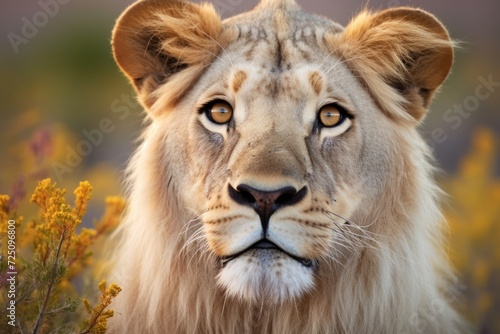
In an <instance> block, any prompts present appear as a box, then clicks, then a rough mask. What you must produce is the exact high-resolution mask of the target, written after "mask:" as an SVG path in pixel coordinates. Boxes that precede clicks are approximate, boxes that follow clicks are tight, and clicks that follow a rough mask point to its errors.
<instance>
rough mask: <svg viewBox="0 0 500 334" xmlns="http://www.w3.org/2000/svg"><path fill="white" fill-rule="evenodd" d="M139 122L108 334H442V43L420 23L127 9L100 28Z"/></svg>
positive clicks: (436, 28)
mask: <svg viewBox="0 0 500 334" xmlns="http://www.w3.org/2000/svg"><path fill="white" fill-rule="evenodd" d="M112 47H113V53H114V57H115V60H116V62H117V64H118V65H119V67H120V68H121V70H122V71H123V72H124V74H125V75H126V77H127V78H129V79H130V82H131V83H132V85H133V87H134V88H135V90H136V92H137V96H138V99H139V101H140V102H141V104H142V105H143V106H144V109H145V126H144V132H143V135H142V137H141V141H140V144H139V146H138V148H137V150H136V152H135V154H134V155H133V157H132V158H131V161H130V163H129V166H128V169H127V173H126V178H127V184H126V185H127V193H128V201H129V207H128V212H127V214H126V217H125V218H124V222H123V223H122V226H121V227H120V232H119V240H120V246H119V247H118V248H117V249H116V250H115V252H114V254H115V257H116V259H115V260H116V262H115V267H114V271H113V277H114V278H115V279H116V280H118V283H119V284H120V285H121V286H122V287H123V292H122V294H121V295H120V296H119V297H118V298H117V300H116V304H115V305H114V309H115V317H114V318H113V321H112V322H111V324H110V325H111V328H110V329H111V331H112V332H113V333H225V334H231V333H287V334H290V333H456V332H461V331H463V329H464V328H465V327H464V322H463V321H462V319H461V317H460V316H459V314H458V312H457V311H456V310H455V306H454V305H453V304H454V303H455V300H456V298H455V293H454V289H453V286H454V282H455V281H454V280H455V278H454V274H453V270H452V268H451V265H450V264H449V261H448V259H447V257H446V254H445V251H444V245H445V240H444V234H445V231H446V224H445V222H444V221H443V217H442V215H441V213H440V210H439V202H440V198H441V191H440V189H439V188H438V186H437V185H436V183H435V181H434V179H433V172H434V167H433V160H432V155H431V151H430V149H429V147H428V146H427V145H426V143H425V141H424V139H423V138H422V136H421V135H420V134H419V124H420V123H421V122H422V120H423V119H424V118H425V115H426V114H427V112H428V110H429V106H430V103H431V100H432V99H433V96H434V95H435V93H436V91H437V90H438V89H439V87H440V86H441V84H442V83H443V81H444V80H445V79H446V77H447V75H448V73H449V71H450V69H451V66H452V62H453V48H454V43H453V41H452V40H451V39H450V36H449V34H448V32H447V30H446V29H445V27H444V26H443V25H442V24H441V23H440V21H439V20H438V19H437V18H436V17H434V16H433V15H431V14H429V13H427V12H425V11H423V10H421V9H417V8H410V7H398V8H391V9H386V10H380V11H369V10H364V11H362V12H361V13H360V14H359V15H357V16H355V17H354V18H353V19H352V21H351V22H350V23H349V24H348V25H347V26H346V27H345V28H344V27H342V26H341V25H339V24H337V23H334V22H332V21H331V20H329V19H328V18H325V17H322V16H318V15H314V14H310V13H307V12H305V11H304V10H302V9H301V7H300V6H299V5H298V4H297V3H296V2H295V1H293V0H262V1H261V2H260V3H259V4H258V5H257V6H256V7H255V8H254V9H253V10H251V11H248V12H246V13H243V14H239V15H237V16H234V17H231V18H228V19H225V20H221V18H220V17H219V15H218V14H217V13H216V11H215V10H214V8H213V7H212V6H211V5H210V4H195V3H191V2H186V1H178V0H171V1H170V0H169V1H167V0H163V1H162V0H142V1H138V2H136V3H134V4H132V5H131V6H130V7H129V8H128V9H126V10H125V12H124V13H123V14H122V16H121V17H120V18H119V19H118V21H117V23H116V26H115V28H114V31H113V38H112Z"/></svg>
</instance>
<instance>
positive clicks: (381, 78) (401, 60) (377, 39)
mask: <svg viewBox="0 0 500 334" xmlns="http://www.w3.org/2000/svg"><path fill="white" fill-rule="evenodd" d="M336 39H337V40H336V42H337V43H338V42H340V48H339V50H340V52H341V54H343V55H344V57H345V59H346V61H347V63H348V65H350V67H351V69H352V70H353V71H354V72H355V73H356V75H358V76H359V77H360V78H362V80H364V82H365V84H366V85H367V86H368V89H369V90H370V91H371V93H372V94H373V96H374V97H375V99H376V101H377V102H378V104H379V105H380V106H381V107H382V109H383V110H384V111H385V112H387V113H389V115H390V116H394V117H397V118H401V117H403V118H404V119H406V120H412V119H413V120H417V121H420V120H421V119H422V118H423V116H424V115H425V113H426V112H427V109H428V107H429V104H430V102H431V100H432V97H433V95H434V93H435V92H436V90H437V89H438V88H439V86H440V85H441V84H442V83H443V81H444V80H445V79H446V77H447V75H448V73H449V71H450V69H451V65H452V63H453V43H452V41H451V40H450V36H449V35H448V32H447V31H446V29H445V27H444V26H443V25H442V24H441V23H440V22H439V21H438V20H437V19H436V18H435V17H434V16H433V15H431V14H429V13H427V12H425V11H423V10H420V9H415V8H408V7H400V8H393V9H388V10H384V11H381V12H378V13H370V12H363V13H361V14H359V15H358V16H357V17H355V18H354V19H353V20H352V21H351V22H350V23H349V24H348V25H347V27H346V29H345V30H344V32H342V33H340V35H339V36H336ZM338 39H340V41H339V40H338ZM338 46H339V45H337V47H338Z"/></svg>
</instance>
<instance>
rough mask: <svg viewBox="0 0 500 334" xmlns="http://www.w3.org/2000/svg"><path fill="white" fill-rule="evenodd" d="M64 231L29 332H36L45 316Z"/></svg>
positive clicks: (34, 333)
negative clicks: (33, 324)
mask: <svg viewBox="0 0 500 334" xmlns="http://www.w3.org/2000/svg"><path fill="white" fill-rule="evenodd" d="M65 233H66V231H63V232H62V234H61V240H59V246H58V247H57V253H56V257H55V259H54V265H53V266H52V274H51V279H50V283H49V287H48V289H47V293H46V294H45V298H44V300H43V304H42V307H41V308H40V312H39V313H38V318H37V319H36V322H35V326H33V331H32V332H31V333H32V334H37V333H38V331H39V330H40V326H41V325H42V321H43V318H44V317H45V309H46V308H47V304H48V302H49V299H50V294H51V292H52V287H53V285H54V281H55V276H56V271H57V265H58V261H59V254H60V252H61V248H62V244H63V242H64V237H65Z"/></svg>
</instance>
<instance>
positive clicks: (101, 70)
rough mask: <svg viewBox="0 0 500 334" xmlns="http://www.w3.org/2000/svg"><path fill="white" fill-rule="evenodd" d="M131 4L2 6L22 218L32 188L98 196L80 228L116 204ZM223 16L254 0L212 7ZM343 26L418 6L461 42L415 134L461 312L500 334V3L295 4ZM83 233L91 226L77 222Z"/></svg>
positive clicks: (129, 134)
mask: <svg viewBox="0 0 500 334" xmlns="http://www.w3.org/2000/svg"><path fill="white" fill-rule="evenodd" d="M132 2H133V1H131V0H114V1H98V0H86V1H81V0H80V1H78V0H32V1H4V2H3V4H2V5H1V11H0V79H1V81H0V85H1V86H0V88H1V89H0V107H1V108H0V112H1V116H2V117H1V118H0V141H1V142H2V143H3V144H2V146H1V149H0V171H1V172H0V193H8V194H10V195H11V197H12V198H13V199H14V201H16V202H17V203H18V204H17V205H19V206H20V211H21V212H23V213H24V214H26V212H33V210H34V207H33V205H30V204H29V203H28V201H27V200H26V199H25V200H23V199H24V198H25V197H26V193H31V192H32V191H33V189H34V186H35V184H36V182H37V181H38V180H40V179H42V178H45V177H51V178H52V179H53V180H54V181H56V182H58V185H59V186H62V187H64V188H68V189H74V188H75V187H76V185H77V184H78V182H79V181H80V180H89V181H90V183H91V184H92V185H93V186H94V198H93V200H92V203H93V204H92V206H91V207H90V212H89V214H88V215H87V216H88V217H90V218H92V217H94V218H98V217H100V216H101V214H102V211H103V207H104V197H105V196H108V195H119V194H121V193H122V191H121V188H120V178H121V172H122V170H123V168H124V166H125V164H126V161H127V158H128V157H129V156H130V154H131V152H132V150H133V148H134V147H135V141H134V140H135V138H137V136H138V134H139V132H140V128H141V122H142V118H143V111H142V109H141V108H140V107H139V106H138V105H137V104H136V103H135V100H134V94H133V91H132V88H131V87H130V86H129V85H128V83H127V81H126V80H125V78H124V77H123V76H122V75H121V73H120V72H119V70H118V68H117V67H116V66H115V64H114V61H113V59H112V55H111V49H110V33H111V30H112V27H113V25H114V22H115V19H116V18H117V17H118V15H119V14H120V13H121V12H122V10H123V9H124V8H125V7H126V6H127V5H129V4H130V3H132ZM212 2H213V3H214V5H215V7H216V8H217V9H218V11H219V13H220V14H221V15H222V16H223V17H228V16H231V15H232V14H235V13H239V12H242V11H244V10H247V9H249V8H251V7H253V6H254V5H255V4H256V3H257V0H252V1H248V0H247V1H243V0H214V1H212ZM299 2H302V5H303V7H304V8H305V9H306V10H308V11H311V12H315V13H321V14H322V15H324V16H328V17H330V18H332V19H333V20H335V21H337V22H339V23H341V24H343V25H345V24H347V23H348V21H349V20H350V18H351V17H352V16H353V15H355V14H356V13H357V12H359V11H360V10H361V9H362V8H364V7H365V6H367V7H369V8H373V9H383V8H387V7H394V6H416V7H421V8H423V9H425V10H427V11H430V12H431V13H433V14H435V15H436V16H437V17H438V18H440V19H441V20H442V22H443V23H444V24H445V26H446V27H448V29H449V31H450V34H451V36H452V37H453V38H454V39H456V40H459V41H461V42H462V43H461V49H459V50H457V52H456V60H455V64H454V67H453V72H452V74H451V75H450V77H449V78H448V80H447V81H446V83H445V84H444V86H443V88H442V91H441V93H440V94H439V95H438V97H437V99H436V101H435V102H434V104H433V106H432V112H431V113H430V115H429V116H428V117H427V119H426V121H425V123H424V124H423V126H422V128H421V131H422V134H423V135H424V137H425V138H426V139H427V140H428V142H429V144H430V145H431V146H432V147H433V149H434V152H435V155H436V158H437V163H438V165H439V167H440V168H441V169H442V170H443V172H442V173H440V174H439V175H438V178H439V182H440V184H441V186H442V187H443V188H444V189H445V190H446V191H447V192H448V193H449V194H450V197H449V201H448V203H447V205H446V206H445V215H446V217H447V219H448V220H449V222H450V225H451V231H450V247H449V254H450V257H451V258H452V260H453V261H454V263H455V265H456V267H457V271H458V274H459V279H460V281H459V282H458V287H459V289H460V291H461V293H462V295H463V312H464V314H466V316H467V317H468V318H469V319H470V320H471V321H472V322H473V323H474V324H475V325H476V327H477V332H478V333H500V317H499V315H500V247H498V246H497V244H498V242H499V241H500V226H499V219H500V164H499V157H500V155H499V153H500V152H499V149H498V141H499V130H500V110H499V107H500V64H499V61H498V60H499V59H500V37H499V34H500V20H499V19H498V15H499V13H500V3H499V2H498V1H496V0H476V1H469V0H467V1H466V0H456V1H451V0H448V1H440V2H438V1H431V0H399V1H398V0H388V1H378V0H372V1H369V2H368V4H366V3H364V2H355V1H349V2H347V1H340V0H337V1H333V0H328V1H320V0H309V1H307V2H306V1H300V0H299ZM85 223H87V224H88V223H91V222H85Z"/></svg>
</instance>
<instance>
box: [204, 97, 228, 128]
mask: <svg viewBox="0 0 500 334" xmlns="http://www.w3.org/2000/svg"><path fill="white" fill-rule="evenodd" d="M206 114H207V117H208V119H209V120H210V121H212V122H213V123H215V124H226V123H228V122H229V121H230V120H231V118H233V107H231V105H230V104H229V103H227V102H225V101H216V102H214V103H213V104H211V105H210V106H208V108H207V110H206Z"/></svg>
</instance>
